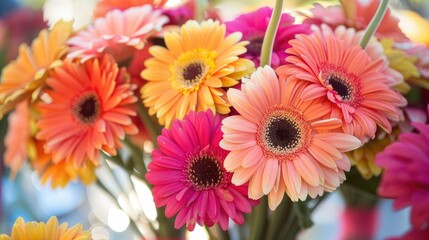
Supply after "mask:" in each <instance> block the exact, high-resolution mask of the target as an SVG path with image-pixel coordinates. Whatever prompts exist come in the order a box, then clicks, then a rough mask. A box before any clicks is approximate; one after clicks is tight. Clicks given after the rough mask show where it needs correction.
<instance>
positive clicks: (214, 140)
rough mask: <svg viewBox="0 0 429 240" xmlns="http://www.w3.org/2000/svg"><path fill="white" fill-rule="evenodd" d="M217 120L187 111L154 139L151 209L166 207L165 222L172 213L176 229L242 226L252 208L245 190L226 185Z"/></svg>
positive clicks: (227, 177) (227, 176)
mask: <svg viewBox="0 0 429 240" xmlns="http://www.w3.org/2000/svg"><path fill="white" fill-rule="evenodd" d="M221 121H222V118H221V117H220V116H219V115H215V116H214V115H213V113H212V112H211V111H210V110H207V111H206V112H198V113H195V112H193V111H192V112H190V113H189V114H188V115H186V117H185V118H184V119H183V121H179V120H175V121H174V122H173V124H172V126H171V129H170V130H167V129H164V130H163V131H162V135H161V136H159V137H158V145H159V149H157V150H155V151H154V152H153V154H152V162H150V163H149V165H148V169H149V172H148V173H147V174H146V178H147V180H148V182H149V183H151V184H153V185H154V187H153V197H154V200H155V204H156V206H157V207H161V206H166V209H165V215H166V216H167V217H172V216H173V215H175V214H176V213H177V216H176V221H175V224H174V226H175V228H180V227H182V226H183V225H185V224H186V227H187V228H188V230H191V231H192V230H193V229H194V227H195V224H199V225H207V226H212V225H213V224H215V223H218V224H219V225H220V226H221V228H222V229H223V230H227V228H228V220H229V218H231V219H232V220H233V221H234V222H236V223H238V224H243V223H244V218H243V213H249V212H250V211H251V210H252V206H253V205H256V203H257V202H256V201H253V200H250V199H248V197H247V185H243V186H235V185H234V184H232V183H231V175H232V174H231V173H228V172H227V171H226V170H225V168H224V167H223V162H224V159H225V156H226V155H227V154H228V151H226V150H223V149H222V148H220V147H219V141H220V139H221V138H222V132H221V130H220V127H221Z"/></svg>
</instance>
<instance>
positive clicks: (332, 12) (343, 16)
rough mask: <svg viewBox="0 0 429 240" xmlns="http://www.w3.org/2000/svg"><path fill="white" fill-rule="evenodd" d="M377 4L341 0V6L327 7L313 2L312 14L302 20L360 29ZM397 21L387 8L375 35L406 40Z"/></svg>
mask: <svg viewBox="0 0 429 240" xmlns="http://www.w3.org/2000/svg"><path fill="white" fill-rule="evenodd" d="M379 5H380V0H371V1H364V0H342V1H341V6H329V7H327V8H325V7H323V6H322V5H320V4H315V6H314V9H312V10H311V12H312V14H313V16H311V17H309V18H307V19H306V20H305V21H304V22H305V23H309V24H318V25H320V24H322V23H325V24H328V25H329V26H330V27H332V28H333V29H335V28H336V27H337V26H339V25H344V26H346V27H352V28H355V29H356V30H362V29H365V28H366V27H367V26H368V25H369V23H370V21H371V19H372V17H373V16H374V14H375V12H376V11H377V8H378V6H379ZM398 23H399V19H397V18H396V17H395V16H393V15H392V13H391V11H390V9H387V12H386V14H385V15H384V17H383V19H382V20H381V22H380V25H379V27H378V28H377V31H376V33H375V36H376V37H377V38H393V39H394V40H395V41H399V42H404V41H407V40H408V38H407V37H406V36H405V34H404V33H403V32H402V31H401V29H400V28H399V25H398Z"/></svg>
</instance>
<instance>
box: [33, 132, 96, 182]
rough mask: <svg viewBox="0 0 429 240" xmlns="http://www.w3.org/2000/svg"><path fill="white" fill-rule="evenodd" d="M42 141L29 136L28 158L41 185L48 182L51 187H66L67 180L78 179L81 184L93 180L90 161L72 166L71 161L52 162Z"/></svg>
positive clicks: (93, 173)
mask: <svg viewBox="0 0 429 240" xmlns="http://www.w3.org/2000/svg"><path fill="white" fill-rule="evenodd" d="M44 145H45V142H44V141H38V140H37V139H34V138H31V140H30V144H29V150H28V153H29V154H28V158H29V160H30V163H31V166H32V168H34V169H35V170H36V171H37V173H38V174H39V176H40V178H41V183H42V185H45V184H46V183H48V182H49V183H50V186H51V187H52V189H55V188H57V187H62V188H64V187H66V186H67V185H68V184H69V182H71V181H74V180H79V181H81V182H82V183H83V184H85V185H88V184H91V183H92V182H93V181H94V180H95V166H94V164H93V163H92V162H91V161H85V163H84V164H83V166H82V167H81V166H77V167H76V166H74V164H73V162H67V161H60V162H58V163H53V162H52V156H51V154H47V153H45V151H44Z"/></svg>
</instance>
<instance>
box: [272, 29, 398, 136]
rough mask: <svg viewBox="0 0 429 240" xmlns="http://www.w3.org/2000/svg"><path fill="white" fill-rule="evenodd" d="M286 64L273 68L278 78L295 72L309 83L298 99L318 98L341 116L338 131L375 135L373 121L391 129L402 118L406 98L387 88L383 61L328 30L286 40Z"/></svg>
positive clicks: (388, 81)
mask: <svg viewBox="0 0 429 240" xmlns="http://www.w3.org/2000/svg"><path fill="white" fill-rule="evenodd" d="M290 43H291V44H292V47H291V48H289V49H288V50H287V52H288V53H289V54H290V55H291V56H289V57H288V58H287V59H286V61H287V62H289V63H291V64H287V65H283V66H281V67H279V68H278V69H277V73H278V74H279V75H280V77H282V78H288V77H290V76H295V77H296V78H298V79H300V80H302V81H304V82H306V83H308V87H307V88H306V90H305V94H304V95H303V98H304V99H306V100H308V99H316V98H321V99H323V100H324V101H325V102H326V104H327V105H330V108H331V111H330V116H331V117H337V118H340V119H342V120H343V130H344V132H346V133H348V134H352V135H355V136H356V137H358V138H359V139H361V141H365V140H366V139H367V137H370V138H374V137H375V132H376V130H377V125H379V126H380V127H382V128H383V129H384V130H385V131H386V132H389V133H390V132H391V130H392V126H391V122H398V121H399V120H400V118H401V117H402V112H401V110H400V109H399V107H403V106H405V105H406V100H405V98H404V97H403V96H402V95H401V94H400V93H399V92H397V91H394V90H393V89H391V88H390V87H389V85H390V84H391V83H390V80H389V77H388V76H386V75H385V74H383V73H382V71H383V67H385V62H384V61H383V60H382V59H378V60H373V59H371V57H370V56H369V55H368V53H367V52H366V51H365V50H363V49H362V48H361V47H360V46H359V45H357V44H356V45H353V44H350V43H347V42H346V41H345V40H344V39H343V38H340V37H338V36H336V35H335V34H334V33H333V32H332V31H331V30H330V29H329V30H327V28H323V27H322V28H321V29H320V28H318V27H315V32H314V33H313V34H312V35H304V34H300V35H298V36H297V39H295V40H291V41H290Z"/></svg>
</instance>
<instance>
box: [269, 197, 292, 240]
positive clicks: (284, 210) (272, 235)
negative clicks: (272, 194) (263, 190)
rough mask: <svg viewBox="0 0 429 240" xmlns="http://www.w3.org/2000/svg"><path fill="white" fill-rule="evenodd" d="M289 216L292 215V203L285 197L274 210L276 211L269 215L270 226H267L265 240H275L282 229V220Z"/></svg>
mask: <svg viewBox="0 0 429 240" xmlns="http://www.w3.org/2000/svg"><path fill="white" fill-rule="evenodd" d="M289 214H294V212H293V207H292V202H291V201H290V199H289V198H287V197H285V198H284V199H283V201H282V202H281V203H280V205H279V206H278V207H277V208H276V211H275V212H273V214H272V215H271V219H270V224H269V225H268V231H267V234H266V237H265V239H267V240H273V239H276V237H277V236H278V235H279V232H280V231H281V229H282V228H283V227H284V224H285V222H284V221H283V219H284V218H285V216H288V215H289Z"/></svg>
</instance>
